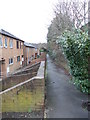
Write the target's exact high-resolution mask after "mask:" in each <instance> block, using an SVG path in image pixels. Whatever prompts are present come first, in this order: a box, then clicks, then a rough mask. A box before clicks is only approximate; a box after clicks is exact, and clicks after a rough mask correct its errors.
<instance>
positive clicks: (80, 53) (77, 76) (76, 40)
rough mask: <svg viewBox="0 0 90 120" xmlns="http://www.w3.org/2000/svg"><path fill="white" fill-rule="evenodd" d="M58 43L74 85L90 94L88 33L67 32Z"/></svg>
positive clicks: (89, 43)
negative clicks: (66, 61) (67, 63)
mask: <svg viewBox="0 0 90 120" xmlns="http://www.w3.org/2000/svg"><path fill="white" fill-rule="evenodd" d="M58 43H59V44H60V46H61V47H62V49H63V51H64V54H65V56H66V58H67V60H68V62H69V66H70V72H71V74H72V76H73V82H74V84H75V85H76V86H77V87H78V88H79V89H80V90H81V91H82V92H85V93H90V90H89V87H90V81H89V80H88V70H87V69H88V56H90V39H89V37H88V32H83V31H81V30H80V29H78V30H77V29H75V30H73V31H65V32H64V33H63V34H62V35H61V36H60V38H59V39H58Z"/></svg>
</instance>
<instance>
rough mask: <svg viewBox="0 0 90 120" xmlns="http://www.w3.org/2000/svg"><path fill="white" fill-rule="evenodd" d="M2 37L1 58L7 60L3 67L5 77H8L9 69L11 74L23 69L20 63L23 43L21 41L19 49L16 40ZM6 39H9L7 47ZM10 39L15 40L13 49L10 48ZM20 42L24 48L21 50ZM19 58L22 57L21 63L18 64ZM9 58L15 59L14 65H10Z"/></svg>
mask: <svg viewBox="0 0 90 120" xmlns="http://www.w3.org/2000/svg"><path fill="white" fill-rule="evenodd" d="M1 36H2V43H3V47H2V48H0V54H2V56H1V55H0V57H3V58H4V59H5V63H4V64H2V65H1V69H2V73H3V76H7V74H8V73H7V69H8V68H9V71H10V73H12V72H13V71H15V70H16V69H18V68H19V67H21V65H20V61H21V60H22V55H23V54H24V53H23V44H24V43H23V41H19V40H18V41H19V49H17V47H16V41H17V40H16V39H12V38H10V37H6V36H4V35H1ZM5 37H6V38H7V47H5ZM10 39H12V40H13V48H10V45H9V44H10ZM20 42H21V44H22V47H21V48H20ZM17 56H20V61H19V62H17ZM9 58H13V64H11V65H9Z"/></svg>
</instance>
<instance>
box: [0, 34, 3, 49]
mask: <svg viewBox="0 0 90 120" xmlns="http://www.w3.org/2000/svg"><path fill="white" fill-rule="evenodd" d="M0 41H1V42H0V48H3V42H2V36H0Z"/></svg>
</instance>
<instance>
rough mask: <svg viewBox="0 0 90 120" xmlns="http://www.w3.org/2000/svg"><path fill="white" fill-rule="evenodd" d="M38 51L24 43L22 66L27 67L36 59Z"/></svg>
mask: <svg viewBox="0 0 90 120" xmlns="http://www.w3.org/2000/svg"><path fill="white" fill-rule="evenodd" d="M37 55H38V49H37V48H36V47H35V46H33V45H31V44H30V43H26V42H24V60H25V61H24V65H25V66H26V65H28V64H29V63H30V62H31V61H32V60H33V59H35V58H37Z"/></svg>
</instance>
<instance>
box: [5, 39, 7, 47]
mask: <svg viewBox="0 0 90 120" xmlns="http://www.w3.org/2000/svg"><path fill="white" fill-rule="evenodd" d="M5 48H7V38H5Z"/></svg>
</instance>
